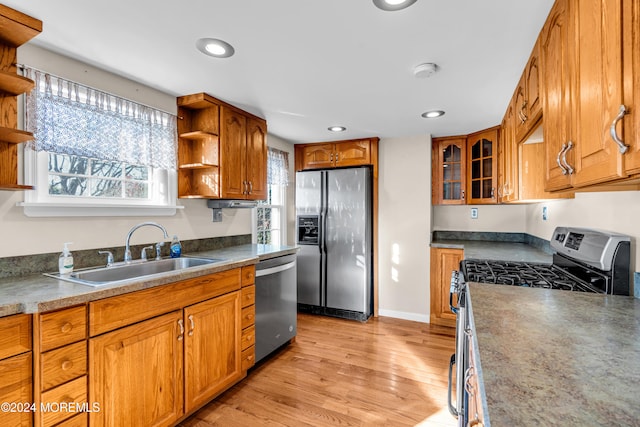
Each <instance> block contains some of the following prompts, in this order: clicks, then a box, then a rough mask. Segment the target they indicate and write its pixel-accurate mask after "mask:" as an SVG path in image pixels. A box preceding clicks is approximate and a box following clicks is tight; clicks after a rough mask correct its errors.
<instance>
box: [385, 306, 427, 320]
mask: <svg viewBox="0 0 640 427" xmlns="http://www.w3.org/2000/svg"><path fill="white" fill-rule="evenodd" d="M378 316H384V317H393V318H396V319H403V320H412V321H414V322H422V323H429V315H428V314H419V313H407V312H405V311H395V310H385V309H379V310H378Z"/></svg>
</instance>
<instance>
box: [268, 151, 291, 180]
mask: <svg viewBox="0 0 640 427" xmlns="http://www.w3.org/2000/svg"><path fill="white" fill-rule="evenodd" d="M267 183H268V184H270V185H284V186H286V185H289V153H287V152H286V151H281V150H277V149H275V148H271V147H269V148H268V150H267Z"/></svg>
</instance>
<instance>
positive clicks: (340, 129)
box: [327, 126, 347, 132]
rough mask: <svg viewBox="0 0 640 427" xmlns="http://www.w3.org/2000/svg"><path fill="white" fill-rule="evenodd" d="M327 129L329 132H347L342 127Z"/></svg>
mask: <svg viewBox="0 0 640 427" xmlns="http://www.w3.org/2000/svg"><path fill="white" fill-rule="evenodd" d="M327 129H329V130H330V131H331V132H344V131H345V130H347V128H346V127H344V126H331V127H329V128H327Z"/></svg>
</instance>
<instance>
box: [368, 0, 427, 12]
mask: <svg viewBox="0 0 640 427" xmlns="http://www.w3.org/2000/svg"><path fill="white" fill-rule="evenodd" d="M416 1H417V0H373V4H375V5H376V6H377V7H378V8H380V9H382V10H388V11H393V10H401V9H404V8H406V7H409V6H411V5H412V4H414V3H415V2H416Z"/></svg>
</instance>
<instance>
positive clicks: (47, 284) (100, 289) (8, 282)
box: [0, 244, 298, 317]
mask: <svg viewBox="0 0 640 427" xmlns="http://www.w3.org/2000/svg"><path fill="white" fill-rule="evenodd" d="M297 250H298V248H297V247H294V246H273V245H250V244H247V245H239V246H231V247H227V248H223V249H216V250H211V251H202V252H194V253H188V254H184V255H185V256H196V257H203V258H220V259H223V260H224V261H222V262H219V263H214V264H210V265H203V266H199V267H193V268H190V269H188V270H186V271H185V270H183V271H175V272H170V273H163V274H161V275H154V276H152V277H149V276H148V277H146V278H143V279H132V280H127V281H124V282H118V283H115V284H112V285H103V286H95V287H94V286H87V285H81V284H76V283H71V282H67V281H64V280H59V279H54V278H51V277H47V276H44V275H42V274H36V275H29V276H22V277H12V278H6V279H1V280H0V317H2V316H9V315H12V314H18V313H36V312H44V311H49V310H57V309H60V308H65V307H70V306H72V305H76V304H82V303H85V302H88V301H94V300H98V299H101V298H107V297H110V296H114V295H120V294H124V293H127V292H133V291H138V290H141V289H147V288H151V287H155V286H160V285H164V284H167V283H171V282H175V281H178V280H185V279H190V278H193V277H197V276H201V275H204V274H211V273H216V272H219V271H224V270H229V269H232V268H237V267H242V266H245V265H252V264H256V263H257V262H259V261H260V260H263V259H269V258H274V257H277V256H282V255H287V254H293V253H296V252H297Z"/></svg>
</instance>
